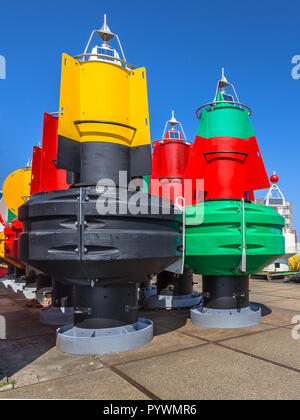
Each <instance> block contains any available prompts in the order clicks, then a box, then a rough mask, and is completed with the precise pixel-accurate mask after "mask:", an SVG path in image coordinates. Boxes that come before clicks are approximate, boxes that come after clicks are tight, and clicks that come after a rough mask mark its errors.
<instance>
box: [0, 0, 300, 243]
mask: <svg viewBox="0 0 300 420" xmlns="http://www.w3.org/2000/svg"><path fill="white" fill-rule="evenodd" d="M3 3H4V2H3ZM104 13H107V15H108V24H109V26H110V29H111V30H112V32H116V33H117V34H118V35H119V37H120V40H121V42H122V45H123V48H124V50H125V54H126V58H127V60H128V62H129V63H131V64H133V65H134V66H136V67H139V66H145V67H146V69H147V78H148V95H149V110H150V124H151V135H152V139H153V140H154V139H157V138H159V137H160V136H161V134H162V131H163V127H164V124H165V121H166V119H168V118H169V117H170V113H171V110H172V109H175V116H176V118H177V119H179V120H180V121H181V122H182V124H183V126H184V129H185V132H186V134H187V137H188V138H189V139H190V140H192V141H193V140H194V137H195V134H196V130H197V120H196V118H195V110H196V108H197V107H198V106H200V105H202V104H204V103H206V102H208V101H210V100H212V99H213V96H214V92H215V88H216V82H217V80H218V78H219V76H220V73H221V67H222V66H224V67H225V71H226V76H227V78H228V79H229V80H230V81H231V82H233V83H234V84H235V86H236V89H237V92H238V95H239V97H240V100H241V102H243V103H245V104H247V105H249V106H250V107H251V108H252V109H253V117H252V121H253V125H254V129H255V133H256V136H257V139H258V142H259V146H260V148H261V152H262V155H263V158H264V162H265V165H266V169H267V171H268V173H272V171H273V170H276V171H277V173H278V175H279V177H280V183H279V185H280V187H281V189H282V191H283V192H284V193H285V195H286V199H288V200H290V201H292V202H293V205H294V208H293V216H294V226H295V227H296V228H297V230H298V233H299V235H300V192H299V170H300V153H299V151H300V146H299V137H300V124H299V121H300V112H299V111H300V105H299V98H298V95H299V92H300V79H299V80H294V79H293V78H292V76H291V70H292V67H293V65H292V63H291V60H292V57H293V56H295V55H297V54H300V25H299V14H300V3H299V1H297V0H285V1H284V2H282V1H277V0H272V1H271V0H261V1H254V2H253V1H252V2H250V1H248V2H245V1H241V0H238V1H237V0H214V1H200V0H186V1H182V0H180V1H179V0H172V1H171V0H160V1H159V0H152V1H148V2H145V1H137V0H128V1H124V0H109V1H107V2H104V1H99V0H98V1H96V0H85V1H84V2H83V1H79V0H52V1H51V2H44V1H32V0H27V1H20V0H16V1H13V2H12V1H11V2H5V3H4V4H2V5H1V13H0V40H1V41H0V55H2V56H4V57H5V59H6V65H7V71H6V77H7V78H6V79H5V80H0V124H1V132H0V133H1V142H0V156H1V165H0V182H1V183H2V182H3V181H4V179H5V177H6V176H7V175H8V174H9V173H10V172H12V171H13V170H15V169H18V168H19V167H21V166H23V165H25V164H26V163H27V160H28V158H29V157H31V153H32V146H33V145H34V144H38V143H39V142H40V140H41V132H42V113H43V112H44V111H47V112H54V111H56V110H57V109H58V104H59V82H60V61H61V54H62V52H66V53H68V54H70V55H76V54H80V53H82V52H83V50H84V47H85V45H86V43H87V41H88V38H89V35H90V33H91V31H92V30H93V29H96V28H97V29H98V28H100V27H101V26H102V22H103V14H104ZM263 195H264V192H257V193H256V196H257V197H262V196H263Z"/></svg>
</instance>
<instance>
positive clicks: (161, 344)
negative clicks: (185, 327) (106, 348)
mask: <svg viewBox="0 0 300 420" xmlns="http://www.w3.org/2000/svg"><path fill="white" fill-rule="evenodd" d="M158 331H159V332H160V333H159V335H156V336H155V337H154V338H153V340H152V341H151V343H149V344H146V345H145V346H142V347H139V348H138V349H134V350H130V351H126V352H122V353H117V354H107V355H104V356H99V357H100V359H101V360H102V361H103V362H104V363H105V364H107V365H115V364H119V363H127V362H130V361H133V360H141V359H145V358H148V357H153V356H158V355H161V354H164V353H169V352H172V351H178V350H181V349H185V348H189V347H195V346H199V345H201V344H205V343H206V342H205V341H203V340H199V339H197V338H193V337H187V336H184V335H183V334H179V333H178V332H176V331H170V330H167V329H163V328H158Z"/></svg>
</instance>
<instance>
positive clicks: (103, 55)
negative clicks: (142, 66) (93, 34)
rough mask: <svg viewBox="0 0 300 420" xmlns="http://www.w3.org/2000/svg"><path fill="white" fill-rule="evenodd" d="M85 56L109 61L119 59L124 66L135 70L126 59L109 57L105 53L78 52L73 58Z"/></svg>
mask: <svg viewBox="0 0 300 420" xmlns="http://www.w3.org/2000/svg"><path fill="white" fill-rule="evenodd" d="M85 57H101V58H109V61H111V62H113V61H119V62H120V63H122V64H125V66H127V67H129V68H131V69H133V70H135V67H133V66H132V65H131V64H129V63H127V62H126V61H124V60H122V59H121V58H117V57H111V56H110V55H105V54H80V55H75V56H74V57H73V58H76V59H78V58H85ZM83 61H84V60H83ZM96 61H97V60H96Z"/></svg>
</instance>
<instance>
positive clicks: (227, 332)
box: [157, 319, 274, 341]
mask: <svg viewBox="0 0 300 420" xmlns="http://www.w3.org/2000/svg"><path fill="white" fill-rule="evenodd" d="M157 323H158V324H159V325H160V321H159V320H158V321H157ZM270 328H274V327H272V326H271V325H266V324H262V323H260V324H258V325H254V326H252V327H246V328H228V329H221V328H205V327H199V326H197V325H193V324H192V323H191V320H190V319H188V320H187V321H186V324H185V325H184V326H182V327H180V328H178V329H177V332H178V333H182V334H188V335H191V336H193V337H197V338H199V339H203V340H209V341H219V340H224V339H227V338H231V337H237V336H240V335H245V334H253V333H258V332H260V331H265V330H268V329H270Z"/></svg>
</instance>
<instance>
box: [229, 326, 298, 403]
mask: <svg viewBox="0 0 300 420" xmlns="http://www.w3.org/2000/svg"><path fill="white" fill-rule="evenodd" d="M222 344H224V345H226V346H229V347H231V348H234V349H238V350H242V351H245V352H247V353H251V354H254V355H256V356H259V357H263V358H265V359H268V360H272V361H274V362H277V363H280V364H283V365H285V366H288V367H291V368H293V369H298V370H299V379H300V340H295V339H294V338H293V337H292V331H291V329H288V328H279V329H275V330H274V329H273V330H270V331H265V332H263V333H261V334H259V335H258V336H255V337H254V336H251V335H249V336H247V337H238V338H235V339H231V340H228V341H225V342H223V343H222ZM299 386H300V384H299ZM298 392H299V397H300V387H299V389H298Z"/></svg>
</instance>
